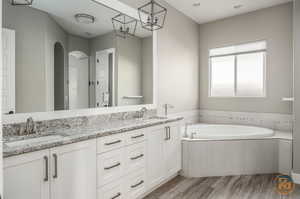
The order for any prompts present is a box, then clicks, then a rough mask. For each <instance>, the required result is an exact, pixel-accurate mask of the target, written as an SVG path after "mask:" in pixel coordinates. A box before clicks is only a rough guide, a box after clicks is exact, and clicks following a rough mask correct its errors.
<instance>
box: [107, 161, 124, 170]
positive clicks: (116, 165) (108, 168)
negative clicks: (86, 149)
mask: <svg viewBox="0 0 300 199" xmlns="http://www.w3.org/2000/svg"><path fill="white" fill-rule="evenodd" d="M120 165H121V163H120V162H118V163H117V164H115V165H112V166H110V167H105V168H104V169H105V170H110V169H113V168H115V167H118V166H120Z"/></svg>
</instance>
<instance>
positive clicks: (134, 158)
mask: <svg viewBox="0 0 300 199" xmlns="http://www.w3.org/2000/svg"><path fill="white" fill-rule="evenodd" d="M142 157H144V154H141V155H138V156H136V157H132V158H130V159H131V160H137V159H140V158H142Z"/></svg>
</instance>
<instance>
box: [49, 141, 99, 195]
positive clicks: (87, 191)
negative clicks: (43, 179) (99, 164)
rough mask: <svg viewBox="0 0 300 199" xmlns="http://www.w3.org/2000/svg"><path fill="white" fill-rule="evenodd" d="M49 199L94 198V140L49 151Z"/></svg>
mask: <svg viewBox="0 0 300 199" xmlns="http://www.w3.org/2000/svg"><path fill="white" fill-rule="evenodd" d="M50 157H51V158H50V160H51V161H50V162H51V172H50V173H51V176H50V179H51V199H67V198H70V199H85V198H91V199H93V198H96V179H95V173H96V140H91V141H86V142H79V143H76V144H72V145H65V146H61V147H56V148H52V149H50Z"/></svg>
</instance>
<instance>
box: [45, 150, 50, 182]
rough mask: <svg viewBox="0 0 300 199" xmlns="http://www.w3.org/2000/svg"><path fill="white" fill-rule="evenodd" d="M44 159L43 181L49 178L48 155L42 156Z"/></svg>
mask: <svg viewBox="0 0 300 199" xmlns="http://www.w3.org/2000/svg"><path fill="white" fill-rule="evenodd" d="M44 160H45V178H44V182H47V181H48V180H49V176H48V173H49V166H48V165H49V158H48V156H44Z"/></svg>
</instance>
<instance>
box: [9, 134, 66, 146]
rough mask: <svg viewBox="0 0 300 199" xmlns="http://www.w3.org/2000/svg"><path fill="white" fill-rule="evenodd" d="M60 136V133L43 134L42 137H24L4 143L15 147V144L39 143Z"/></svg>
mask: <svg viewBox="0 0 300 199" xmlns="http://www.w3.org/2000/svg"><path fill="white" fill-rule="evenodd" d="M60 138H61V136H60V135H49V136H43V137H38V138H29V139H24V140H18V141H12V142H6V143H5V145H6V146H8V147H15V146H22V145H30V144H35V143H39V142H47V141H53V140H56V139H60Z"/></svg>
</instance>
